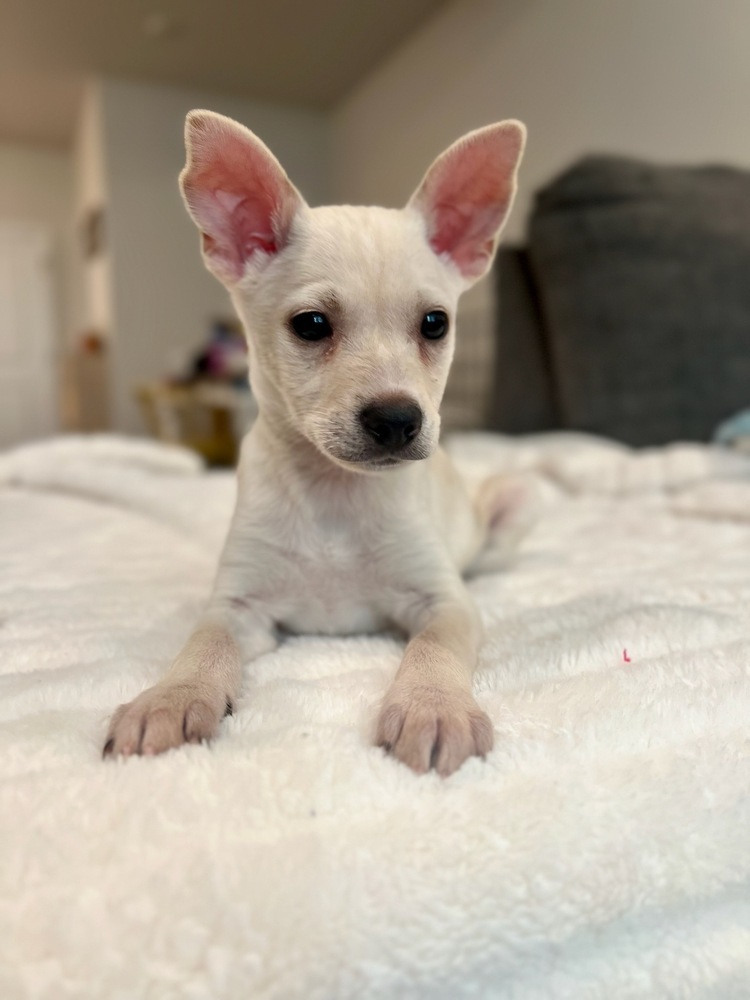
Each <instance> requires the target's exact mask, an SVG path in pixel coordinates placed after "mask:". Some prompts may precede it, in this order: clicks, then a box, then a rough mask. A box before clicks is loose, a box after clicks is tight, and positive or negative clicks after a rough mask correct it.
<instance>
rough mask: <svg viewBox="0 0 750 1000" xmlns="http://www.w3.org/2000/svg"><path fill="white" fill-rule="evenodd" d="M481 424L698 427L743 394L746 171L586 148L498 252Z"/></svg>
mask: <svg viewBox="0 0 750 1000" xmlns="http://www.w3.org/2000/svg"><path fill="white" fill-rule="evenodd" d="M496 280H497V282H498V300H499V315H498V345H497V362H496V372H495V376H496V378H495V386H494V390H493V392H492V398H491V405H490V413H489V423H490V426H491V427H493V428H495V429H498V430H502V431H506V432H509V433H521V432H526V431H535V430H546V429H549V428H555V427H563V428H570V429H576V430H584V431H590V432H593V433H598V434H603V435H607V436H610V437H614V438H617V439H620V440H622V441H626V442H628V443H630V444H634V445H649V444H661V443H664V442H667V441H672V440H676V439H683V440H684V439H688V440H689V439H692V440H706V439H708V438H710V437H711V435H712V433H713V431H714V430H715V428H716V426H717V424H719V423H720V422H721V421H723V420H724V419H726V418H727V417H729V416H731V415H732V414H733V413H735V412H737V411H738V410H741V409H743V408H745V407H747V406H749V405H750V173H748V172H745V171H741V170H734V169H730V168H726V167H703V168H686V167H661V166H652V165H650V164H645V163H641V162H638V161H633V160H626V159H621V158H613V157H589V158H587V159H584V160H582V161H580V162H579V163H577V164H576V165H574V166H573V167H572V168H571V169H570V170H568V171H566V173H564V174H563V175H562V176H561V177H559V178H558V179H557V180H555V181H553V182H552V183H551V184H550V185H549V186H548V187H546V188H545V189H544V190H543V191H541V192H539V194H538V196H537V200H536V204H535V208H534V211H533V213H532V218H531V223H530V228H529V240H528V247H527V248H525V249H516V250H513V249H511V250H504V251H501V253H500V255H499V258H498V261H497V265H496Z"/></svg>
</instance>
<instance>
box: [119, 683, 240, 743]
mask: <svg viewBox="0 0 750 1000" xmlns="http://www.w3.org/2000/svg"><path fill="white" fill-rule="evenodd" d="M230 712H231V703H230V702H229V701H228V700H227V699H223V698H220V697H217V696H216V694H215V693H214V692H207V691H206V689H205V688H201V687H199V686H197V685H193V684H156V685H155V686H154V687H152V688H149V689H148V690H147V691H144V692H143V694H140V695H138V697H137V698H135V699H134V700H133V701H131V702H129V703H128V704H127V705H120V707H119V708H118V709H117V711H116V712H115V713H114V715H113V716H112V719H111V721H110V724H109V732H108V733H107V739H106V742H105V744H104V756H105V757H108V756H110V755H113V756H116V755H117V754H122V755H123V756H124V757H127V756H130V755H131V754H149V755H150V754H157V753H163V752H164V751H165V750H170V749H171V748H172V747H178V746H180V745H181V744H182V743H200V742H201V740H207V739H210V738H211V737H212V736H214V735H215V734H216V730H217V729H218V727H219V723H220V722H221V719H222V717H223V716H224V715H226V714H228V713H230Z"/></svg>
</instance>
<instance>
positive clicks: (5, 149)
mask: <svg viewBox="0 0 750 1000" xmlns="http://www.w3.org/2000/svg"><path fill="white" fill-rule="evenodd" d="M72 194H73V169H72V163H71V159H70V156H69V155H68V154H67V153H65V152H62V151H59V150H48V149H42V148H39V149H37V148H35V147H33V146H25V145H20V144H15V143H5V142H3V143H0V219H9V220H14V221H26V222H36V223H39V224H40V225H42V226H44V228H45V229H47V231H48V232H50V233H51V234H52V239H53V244H54V256H53V260H52V262H51V265H52V268H53V271H54V283H55V293H56V299H57V314H58V324H57V325H58V329H57V333H58V336H59V339H60V341H62V338H63V337H64V336H66V335H67V333H68V331H69V330H70V328H71V327H72V325H73V323H74V319H73V313H74V304H73V302H72V301H71V286H72V278H71V271H72V261H71V245H72V221H73V210H72Z"/></svg>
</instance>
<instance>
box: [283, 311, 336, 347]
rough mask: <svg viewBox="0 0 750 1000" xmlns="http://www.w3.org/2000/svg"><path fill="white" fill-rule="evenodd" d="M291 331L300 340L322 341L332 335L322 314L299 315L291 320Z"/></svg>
mask: <svg viewBox="0 0 750 1000" xmlns="http://www.w3.org/2000/svg"><path fill="white" fill-rule="evenodd" d="M292 329H293V330H294V332H295V333H296V335H297V336H298V337H299V338H300V340H324V339H325V338H326V337H330V336H331V334H332V333H333V330H332V329H331V324H330V323H329V322H328V320H327V318H326V317H325V316H324V315H323V313H319V312H307V313H299V314H298V315H297V316H294V317H293V318H292Z"/></svg>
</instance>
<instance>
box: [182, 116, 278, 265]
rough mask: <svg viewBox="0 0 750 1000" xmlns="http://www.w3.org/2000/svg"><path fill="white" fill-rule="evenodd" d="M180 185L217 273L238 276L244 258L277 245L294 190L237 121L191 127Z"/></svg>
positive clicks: (272, 160)
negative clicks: (186, 166) (188, 153)
mask: <svg viewBox="0 0 750 1000" xmlns="http://www.w3.org/2000/svg"><path fill="white" fill-rule="evenodd" d="M183 190H184V192H185V197H186V199H187V202H188V205H189V207H190V210H191V214H192V215H193V218H194V219H195V221H196V223H197V225H198V226H199V228H200V229H201V232H202V234H203V247H204V250H205V252H206V253H207V254H208V256H209V257H210V259H211V261H212V263H213V264H214V266H215V267H216V269H217V270H218V271H219V272H220V273H221V275H222V276H223V277H226V278H228V279H230V280H237V279H239V278H240V277H241V276H242V274H243V273H244V270H245V265H246V264H247V262H248V260H250V258H251V257H252V256H253V254H255V253H256V251H262V252H263V253H266V254H273V253H276V252H277V251H278V250H280V249H281V248H282V245H283V242H284V238H285V236H286V232H287V230H288V227H289V224H290V223H291V219H292V216H293V214H294V210H295V208H296V205H297V202H298V196H297V194H296V191H295V189H294V188H293V187H292V185H291V183H290V182H289V179H288V178H287V176H286V174H285V173H284V172H283V170H282V169H281V167H280V166H279V165H278V163H277V162H276V161H275V160H274V159H273V157H272V156H271V155H270V154H269V153H268V151H267V150H266V149H265V147H263V146H262V144H261V143H259V142H257V140H254V137H253V136H252V135H251V134H250V133H247V137H246V136H245V135H244V134H243V133H242V131H241V129H240V127H239V126H234V127H228V126H224V125H221V124H220V125H218V126H217V125H216V124H215V123H214V122H213V121H210V122H209V123H208V124H207V125H203V126H202V127H197V128H196V129H195V133H194V137H193V142H192V148H191V157H190V167H189V169H188V172H187V174H186V176H185V177H184V178H183Z"/></svg>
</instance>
